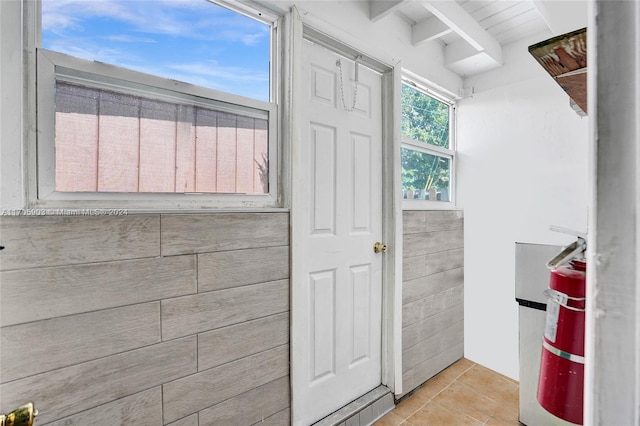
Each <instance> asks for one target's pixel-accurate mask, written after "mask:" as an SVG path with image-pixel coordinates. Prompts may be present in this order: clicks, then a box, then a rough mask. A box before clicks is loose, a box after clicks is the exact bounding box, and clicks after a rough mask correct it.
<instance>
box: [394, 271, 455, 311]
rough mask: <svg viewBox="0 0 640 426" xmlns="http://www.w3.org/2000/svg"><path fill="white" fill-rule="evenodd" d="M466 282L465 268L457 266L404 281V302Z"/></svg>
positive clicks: (404, 303) (422, 297)
mask: <svg viewBox="0 0 640 426" xmlns="http://www.w3.org/2000/svg"><path fill="white" fill-rule="evenodd" d="M462 284H464V269H463V268H457V269H452V270H450V271H444V272H440V273H438V274H433V275H428V276H426V277H420V278H416V279H414V280H411V281H405V282H404V283H402V304H403V305H406V304H408V303H411V302H415V301H416V300H419V299H424V298H425V297H429V296H433V295H434V294H438V293H441V292H443V291H445V290H448V289H450V288H453V287H458V286H461V285H462Z"/></svg>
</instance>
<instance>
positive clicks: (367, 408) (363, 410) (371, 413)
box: [313, 385, 395, 426]
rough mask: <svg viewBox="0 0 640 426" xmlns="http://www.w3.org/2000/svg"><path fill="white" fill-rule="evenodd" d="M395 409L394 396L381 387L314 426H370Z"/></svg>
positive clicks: (384, 387)
mask: <svg viewBox="0 0 640 426" xmlns="http://www.w3.org/2000/svg"><path fill="white" fill-rule="evenodd" d="M394 407H395V402H394V398H393V394H392V393H391V391H390V390H389V389H388V388H387V387H386V386H382V385H380V386H378V387H377V388H375V389H374V390H372V391H370V392H367V393H366V394H364V395H362V396H361V397H360V398H358V399H356V400H355V401H353V402H350V403H349V404H347V405H345V406H344V407H342V408H341V409H339V410H338V411H336V412H334V413H333V414H329V415H328V416H327V417H325V418H324V419H322V420H320V421H319V422H317V423H314V424H313V426H369V425H372V424H373V422H375V421H376V420H378V419H379V418H381V417H382V416H384V415H385V414H387V413H388V412H389V411H391V410H393V408H394Z"/></svg>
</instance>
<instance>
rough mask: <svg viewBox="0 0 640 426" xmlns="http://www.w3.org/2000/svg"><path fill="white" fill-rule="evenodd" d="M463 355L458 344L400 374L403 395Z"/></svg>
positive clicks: (462, 348) (462, 349) (461, 346)
mask: <svg viewBox="0 0 640 426" xmlns="http://www.w3.org/2000/svg"><path fill="white" fill-rule="evenodd" d="M463 355H464V344H463V343H459V344H457V345H455V346H453V347H451V348H449V349H447V350H446V351H444V352H441V353H440V354H438V355H436V356H435V357H433V358H430V359H427V360H424V361H422V362H421V363H420V364H418V365H416V366H415V367H414V368H411V369H408V370H404V371H403V372H402V389H403V395H405V394H406V393H408V392H410V391H411V390H413V389H415V388H416V387H418V386H420V385H421V384H423V383H424V382H425V381H427V380H428V379H430V378H431V377H433V376H435V375H436V374H438V373H439V372H440V371H442V370H444V369H445V368H447V367H448V366H450V365H451V364H452V363H453V362H455V361H457V360H459V359H460V358H462V356H463Z"/></svg>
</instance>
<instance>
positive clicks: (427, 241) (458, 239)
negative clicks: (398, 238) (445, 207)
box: [402, 228, 464, 257]
mask: <svg viewBox="0 0 640 426" xmlns="http://www.w3.org/2000/svg"><path fill="white" fill-rule="evenodd" d="M463 245H464V241H463V231H462V228H460V229H453V230H448V231H436V232H429V233H425V234H405V235H404V236H403V239H402V249H403V251H404V253H403V256H406V257H414V256H420V255H424V254H429V253H437V252H440V251H445V250H452V249H458V248H462V247H463Z"/></svg>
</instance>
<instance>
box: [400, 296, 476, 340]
mask: <svg viewBox="0 0 640 426" xmlns="http://www.w3.org/2000/svg"><path fill="white" fill-rule="evenodd" d="M462 319H464V305H463V304H462V303H460V304H458V305H454V306H452V307H451V309H447V310H445V311H443V312H440V313H438V314H435V315H433V316H430V317H428V318H427V319H424V320H422V321H418V322H415V323H413V324H411V325H409V326H407V327H405V328H403V329H402V349H403V350H406V349H408V348H410V347H412V346H413V345H416V344H418V343H419V342H422V341H424V340H426V339H428V338H429V337H431V336H433V335H434V334H436V333H439V332H441V331H442V330H444V329H446V328H447V327H450V326H451V324H455V323H456V322H457V321H460V320H462Z"/></svg>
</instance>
